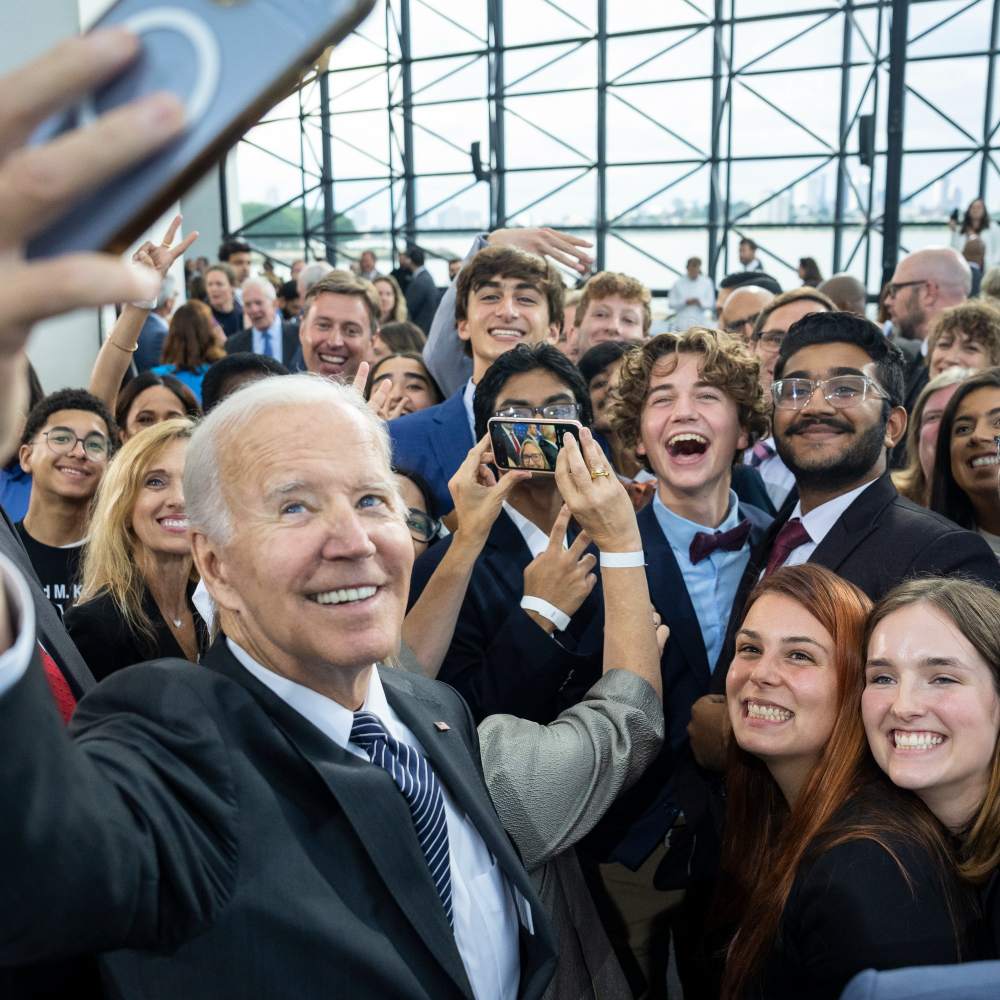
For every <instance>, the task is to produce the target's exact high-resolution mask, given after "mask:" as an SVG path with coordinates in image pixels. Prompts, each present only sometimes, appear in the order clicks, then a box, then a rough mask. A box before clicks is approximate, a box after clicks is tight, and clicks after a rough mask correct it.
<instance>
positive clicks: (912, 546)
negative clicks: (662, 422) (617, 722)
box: [712, 473, 1000, 692]
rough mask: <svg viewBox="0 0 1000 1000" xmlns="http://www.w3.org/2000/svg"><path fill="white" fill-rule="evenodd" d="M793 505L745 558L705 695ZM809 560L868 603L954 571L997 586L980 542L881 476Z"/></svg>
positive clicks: (721, 682) (717, 679) (720, 674)
mask: <svg viewBox="0 0 1000 1000" xmlns="http://www.w3.org/2000/svg"><path fill="white" fill-rule="evenodd" d="M793 508H794V503H786V504H785V506H784V507H783V508H782V511H781V513H780V514H779V515H778V517H777V518H776V519H775V521H774V524H772V525H771V530H770V531H769V532H768V533H767V534H766V535H765V537H764V539H763V541H762V542H761V544H760V545H759V546H758V547H757V548H756V549H755V550H754V553H753V555H752V556H751V558H750V563H749V565H748V566H747V569H746V572H745V573H744V575H743V580H742V581H741V583H740V589H739V592H738V594H737V597H736V601H735V603H734V604H733V614H732V616H731V617H730V620H729V629H728V633H727V641H726V648H725V650H724V651H723V659H722V662H720V664H719V669H718V670H716V671H715V674H714V675H713V678H712V682H713V683H712V690H713V691H717V692H724V691H725V683H726V671H727V670H728V667H729V662H730V660H731V659H732V650H733V636H734V634H735V632H736V629H737V628H738V627H739V623H740V622H741V621H742V619H743V608H744V606H745V604H746V599H747V597H749V595H750V591H751V590H753V587H754V584H755V583H756V582H757V578H758V577H759V576H760V574H761V571H762V570H763V569H764V567H765V566H766V565H767V557H768V556H769V555H770V552H771V547H772V545H773V544H774V539H775V536H776V535H777V534H778V531H779V530H780V528H781V527H782V525H783V524H784V523H785V522H786V521H787V520H788V518H789V517H790V516H791V512H792V509H793ZM809 562H813V563H818V564H819V565H820V566H825V567H826V568H827V569H831V570H833V571H834V572H835V573H837V574H839V575H840V576H842V577H843V578H844V579H845V580H849V581H850V582H851V583H853V584H855V585H856V586H858V587H860V588H861V590H863V591H864V592H865V593H866V594H867V595H868V596H869V597H870V598H871V599H872V600H873V601H877V600H879V598H881V597H883V596H884V595H885V594H886V593H888V592H889V591H890V590H891V589H892V588H893V587H895V586H896V584H898V583H902V582H903V581H904V580H908V579H910V578H912V577H916V576H952V575H954V574H956V573H958V574H962V575H964V576H968V577H971V578H973V579H976V580H979V581H980V582H982V583H985V584H987V585H989V586H991V587H993V588H995V589H1000V564H998V563H997V557H996V556H995V555H994V554H993V551H992V550H991V549H990V547H989V545H988V544H987V542H986V541H985V539H983V538H982V536H980V535H977V534H976V533H975V532H974V531H966V530H965V529H964V528H960V527H958V525H957V524H955V523H954V522H952V521H949V520H948V519H947V518H946V517H942V516H941V515H940V514H935V513H934V512H933V511H929V510H927V509H926V508H924V507H919V506H917V504H915V503H912V502H911V501H909V500H907V499H906V498H905V497H901V496H900V495H899V494H898V493H897V492H896V487H895V486H893V485H892V480H891V479H890V478H889V474H888V473H886V474H885V475H883V476H882V477H881V478H879V479H876V480H875V482H873V483H872V484H871V486H869V487H868V488H867V489H866V490H865V491H864V492H863V493H862V494H861V495H860V496H858V497H857V498H856V499H855V501H854V502H853V503H852V504H851V505H850V507H848V508H847V510H845V511H844V513H843V514H842V515H841V516H840V518H839V519H838V520H837V523H836V524H834V526H833V527H832V528H831V529H830V532H829V534H828V535H827V536H826V538H824V539H823V541H822V543H821V544H820V545H818V546H817V547H816V549H815V551H814V552H813V554H812V555H811V556H810V558H809Z"/></svg>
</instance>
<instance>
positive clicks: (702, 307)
mask: <svg viewBox="0 0 1000 1000" xmlns="http://www.w3.org/2000/svg"><path fill="white" fill-rule="evenodd" d="M688 299H697V300H698V305H695V306H689V305H688V304H687V301H688ZM714 304H715V289H714V288H713V287H712V281H711V279H710V278H709V277H708V276H707V275H705V274H699V275H698V277H697V278H694V279H693V280H692V279H691V278H689V277H688V276H687V275H686V274H683V275H681V277H679V278H678V279H677V281H676V282H675V283H674V287H673V288H671V289H670V308H671V309H673V311H674V318H673V319H672V320H671V326H672V327H673V329H675V330H687V329H688V328H689V327H692V326H704V325H705V311H706V310H707V309H711V308H712V306H713V305H714Z"/></svg>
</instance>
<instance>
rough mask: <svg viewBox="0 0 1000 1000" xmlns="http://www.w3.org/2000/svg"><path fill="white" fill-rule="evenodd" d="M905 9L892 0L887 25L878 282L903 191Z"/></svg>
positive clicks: (894, 243) (904, 1) (888, 260)
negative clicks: (882, 209)
mask: <svg viewBox="0 0 1000 1000" xmlns="http://www.w3.org/2000/svg"><path fill="white" fill-rule="evenodd" d="M909 13H910V11H909V0H892V24H891V26H890V28H889V101H888V123H887V128H886V158H885V213H884V215H883V217H882V286H884V285H885V283H886V282H887V281H889V279H890V278H891V277H892V274H893V272H894V271H895V270H896V262H897V258H898V257H899V204H900V199H901V198H902V193H903V112H904V110H905V108H906V34H907V28H908V20H909ZM873 177H874V172H873ZM880 287H881V286H880Z"/></svg>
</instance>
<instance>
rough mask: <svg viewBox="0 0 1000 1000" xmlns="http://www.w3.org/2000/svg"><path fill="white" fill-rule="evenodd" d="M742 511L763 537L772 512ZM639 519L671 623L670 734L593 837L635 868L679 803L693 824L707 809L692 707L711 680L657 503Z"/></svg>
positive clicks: (604, 851) (658, 599)
mask: <svg viewBox="0 0 1000 1000" xmlns="http://www.w3.org/2000/svg"><path fill="white" fill-rule="evenodd" d="M739 514H740V517H741V518H746V519H747V520H749V521H750V525H751V527H750V545H751V546H753V545H755V544H757V543H758V542H759V541H760V540H761V539H762V538H763V537H764V535H765V533H766V532H767V529H768V527H769V526H770V524H771V517H770V515H769V514H766V513H765V512H764V511H762V510H760V509H759V508H757V507H753V506H751V505H749V504H745V503H741V504H740V505H739ZM638 521H639V532H640V534H641V536H642V549H643V552H644V553H645V556H646V581H647V583H648V584H649V595H650V599H651V600H652V602H653V607H654V608H656V610H657V611H658V612H659V615H660V617H661V618H662V619H663V623H664V624H665V625H667V626H668V627H669V628H670V638H669V639H668V640H667V645H666V647H665V648H664V650H663V656H662V658H661V660H660V670H661V673H662V677H663V712H664V716H665V719H666V740H665V741H664V745H663V749H662V751H661V752H660V756H659V757H658V758H657V759H656V761H654V763H653V764H652V765H651V766H650V767H649V769H648V770H647V771H646V773H645V774H644V775H643V776H642V777H641V778H640V779H639V781H638V782H636V784H635V785H633V786H632V788H630V789H629V790H628V791H627V792H625V793H624V794H623V795H621V796H619V798H618V801H617V802H616V803H615V804H614V805H613V806H612V807H611V809H610V811H609V812H608V814H607V816H605V818H604V819H603V820H602V821H601V823H600V824H599V825H598V827H597V829H596V830H595V831H594V833H593V834H591V835H590V837H589V838H588V841H587V848H588V851H589V852H590V853H591V854H593V855H594V856H596V857H599V858H600V859H602V860H613V861H621V862H622V863H623V864H627V865H629V866H630V867H638V865H640V864H641V863H642V861H643V860H645V858H646V857H648V855H649V854H650V852H651V851H652V850H653V849H654V848H655V847H656V845H657V844H658V843H660V842H662V840H663V838H664V836H665V835H666V833H667V831H668V830H669V829H670V828H671V826H672V825H673V823H674V820H675V819H676V817H677V813H678V810H679V809H680V810H683V812H684V814H685V816H686V817H687V822H688V825H689V826H695V825H697V824H698V823H699V822H700V819H701V817H702V816H703V814H704V812H705V809H706V808H707V788H706V787H705V781H706V780H708V779H707V775H705V773H704V772H702V770H701V768H699V767H698V766H697V764H695V762H694V758H693V757H692V755H691V750H690V746H689V744H688V736H687V727H688V723H689V722H690V721H691V706H692V705H693V704H694V703H695V702H696V701H697V700H698V699H699V698H700V697H702V696H703V695H706V694H708V693H709V690H710V688H711V683H712V671H711V669H710V666H709V662H708V654H707V653H706V651H705V642H704V639H703V638H702V634H701V626H700V625H699V624H698V616H697V614H696V613H695V609H694V605H693V604H692V603H691V598H690V597H689V596H688V592H687V587H686V586H685V584H684V577H683V575H682V573H681V569H680V567H679V566H678V565H677V559H676V558H675V557H674V553H673V550H672V549H671V548H670V542H669V541H668V540H667V538H666V536H665V535H664V534H663V531H662V529H661V528H660V522H659V521H658V520H657V518H656V512H655V511H654V509H653V505H652V504H650V505H649V506H647V507H645V508H643V510H642V511H640V512H639V515H638ZM596 589H597V588H595V591H596Z"/></svg>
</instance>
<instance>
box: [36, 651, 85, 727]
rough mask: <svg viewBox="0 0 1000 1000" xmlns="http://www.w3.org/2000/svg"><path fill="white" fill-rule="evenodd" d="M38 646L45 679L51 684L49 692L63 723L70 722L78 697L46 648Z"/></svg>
mask: <svg viewBox="0 0 1000 1000" xmlns="http://www.w3.org/2000/svg"><path fill="white" fill-rule="evenodd" d="M36 645H37V646H38V655H39V657H40V658H41V661H42V668H43V669H44V670H45V679H46V680H47V681H48V682H49V690H51V692H52V697H53V698H54V699H55V703H56V708H57V709H59V714H60V715H61V716H62V720H63V722H69V720H70V716H72V714H73V710H74V709H75V708H76V696H75V695H74V694H73V689H72V688H71V687H70V686H69V684H68V683H67V682H66V678H65V677H63V673H62V671H61V670H60V669H59V665H58V664H57V663H56V661H55V660H53V659H52V657H51V656H49V654H48V653H47V652H46V650H45V647H44V646H43V645H42V644H41V643H40V642H37V643H36Z"/></svg>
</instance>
